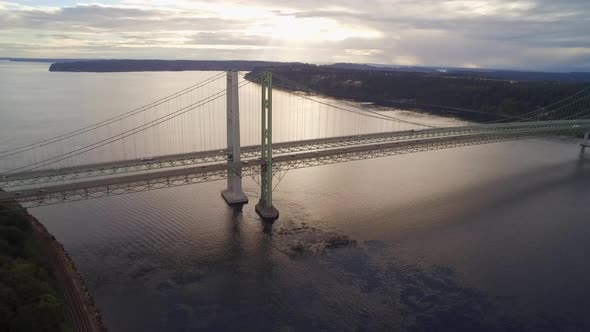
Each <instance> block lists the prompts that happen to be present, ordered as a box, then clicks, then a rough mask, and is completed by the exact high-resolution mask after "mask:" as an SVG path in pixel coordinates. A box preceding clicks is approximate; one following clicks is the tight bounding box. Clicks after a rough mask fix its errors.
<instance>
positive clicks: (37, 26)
mask: <svg viewBox="0 0 590 332" xmlns="http://www.w3.org/2000/svg"><path fill="white" fill-rule="evenodd" d="M97 1H98V2H78V1H76V0H63V1H59V0H58V1H50V0H29V1H26V0H25V1H3V0H0V56H5V57H61V58H161V59H249V60H276V61H303V62H313V63H331V62H364V63H382V64H398V65H437V66H460V67H486V68H520V69H543V70H577V71H590V0H524V1H523V0H450V1H445V0H273V1H271V0H248V1H229V0H228V1H226V0H216V1H215V0H213V1H199V0H194V1H193V0H181V1H174V0H121V1H118V0H102V1H101V0H97Z"/></svg>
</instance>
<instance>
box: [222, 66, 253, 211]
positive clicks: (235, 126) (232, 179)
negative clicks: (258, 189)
mask: <svg viewBox="0 0 590 332" xmlns="http://www.w3.org/2000/svg"><path fill="white" fill-rule="evenodd" d="M226 95H227V152H228V158H227V164H228V166H229V167H228V170H227V189H226V190H224V191H223V192H222V193H221V195H222V196H223V198H224V199H225V201H226V202H227V203H228V204H230V205H236V204H238V205H241V204H246V203H248V197H247V196H246V195H245V194H244V192H243V191H242V162H241V160H240V159H241V149H240V148H241V146H240V101H239V94H238V72H237V71H228V72H227V91H226Z"/></svg>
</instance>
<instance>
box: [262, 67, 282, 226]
mask: <svg viewBox="0 0 590 332" xmlns="http://www.w3.org/2000/svg"><path fill="white" fill-rule="evenodd" d="M261 86H262V126H261V127H262V132H261V135H262V151H261V152H262V157H261V159H262V164H261V165H260V190H261V193H260V201H258V204H256V213H258V215H259V216H260V217H261V218H262V219H264V220H276V219H277V218H278V217H279V210H277V209H276V208H275V207H274V205H272V189H273V188H272V74H271V73H270V72H268V73H266V74H265V75H264V76H263V77H262V79H261Z"/></svg>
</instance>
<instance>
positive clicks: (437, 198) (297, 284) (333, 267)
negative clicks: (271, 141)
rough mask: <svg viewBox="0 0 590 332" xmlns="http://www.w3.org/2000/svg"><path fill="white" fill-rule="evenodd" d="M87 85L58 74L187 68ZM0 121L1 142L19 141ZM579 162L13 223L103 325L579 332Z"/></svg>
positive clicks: (589, 244) (109, 206) (344, 167)
mask: <svg viewBox="0 0 590 332" xmlns="http://www.w3.org/2000/svg"><path fill="white" fill-rule="evenodd" d="M5 66H9V65H5ZM10 66H12V65H10ZM14 66H29V67H23V68H21V67H18V68H17V69H18V70H20V71H26V72H27V74H26V75H22V76H21V75H15V76H13V77H10V80H13V81H18V80H19V77H21V78H22V77H29V78H35V80H36V82H37V83H36V84H39V86H40V87H39V89H38V91H44V90H43V89H41V86H47V87H48V88H47V89H48V92H47V93H53V92H52V91H51V85H52V84H50V83H51V82H55V80H56V79H58V80H59V82H61V83H60V84H69V83H68V80H69V79H71V77H70V78H68V77H67V76H61V75H68V74H63V73H61V74H58V73H46V72H45V71H44V70H43V67H41V65H39V64H18V65H14ZM17 69H14V68H12V69H11V70H12V72H13V73H14V72H15V71H17ZM6 70H7V69H6ZM8 72H11V71H9V70H8V71H6V73H8ZM54 74H55V75H60V76H52V75H54ZM96 75H97V74H90V73H83V74H76V76H74V77H75V78H76V80H85V81H87V82H88V83H87V84H98V83H97V81H96V80H97V78H96V77H98V78H99V79H100V80H105V81H108V80H110V79H115V78H117V77H121V79H126V80H130V81H133V82H136V83H137V82H145V84H149V83H150V82H151V83H153V84H155V83H154V82H157V81H162V80H167V79H168V80H179V79H185V78H188V77H189V76H187V75H191V74H190V73H141V74H140V75H139V74H138V75H135V73H123V74H116V75H120V76H115V78H112V77H111V76H96ZM101 75H102V74H101ZM56 77H58V78H56ZM0 80H2V81H6V80H8V78H7V76H6V75H2V78H0ZM29 84H32V83H30V82H29ZM168 84H170V85H173V84H172V83H171V82H169V83H168ZM22 85H24V83H21V84H20V85H19V84H16V85H15V86H22ZM54 85H55V83H54ZM3 86H4V87H6V86H7V85H3ZM70 88H72V89H74V87H70ZM172 88H175V87H170V89H172ZM3 93H5V94H8V92H7V90H6V88H4V92H3ZM102 93H106V92H104V91H103V92H101V94H102ZM12 94H13V95H14V94H18V90H15V91H13V92H12ZM52 98H53V97H52ZM71 98H85V99H84V101H85V102H86V103H88V100H89V98H93V97H92V95H84V96H82V95H79V96H76V95H74V96H71V97H70V99H71ZM147 99H148V100H149V98H147ZM2 100H3V101H4V100H7V101H11V103H12V104H10V103H4V102H3V104H2V106H0V107H1V108H2V109H1V111H2V114H6V112H10V111H11V110H14V109H18V110H20V113H19V112H14V113H10V118H11V119H18V117H19V116H24V115H22V114H23V111H22V110H26V109H27V107H30V108H32V109H33V108H34V109H42V105H40V104H36V99H34V98H28V99H25V98H18V97H17V96H12V97H11V98H10V99H5V98H3V99H2ZM40 100H43V98H42V97H40ZM136 101H137V103H140V102H141V101H144V99H141V98H139V99H136ZM54 102H55V103H59V99H57V98H56V100H55V101H54ZM76 102H78V103H81V102H82V100H78V101H72V100H69V101H68V102H67V104H75V103H76ZM96 102H97V103H98V102H99V99H96ZM27 103H28V104H27ZM11 105H13V106H14V107H11ZM27 105H28V106H27ZM63 107H64V108H65V107H66V106H65V105H64V106H63ZM52 108H53V112H58V110H59V108H60V107H59V106H56V105H53V106H52ZM88 111H89V112H90V110H88ZM19 114H20V115H19ZM80 116H81V115H80ZM93 116H96V115H93ZM416 116H417V117H427V115H424V114H420V115H416ZM25 119H26V121H38V120H36V119H37V118H36V117H35V116H34V114H29V116H28V117H25V118H23V119H21V121H25ZM437 121H438V120H437ZM3 123H4V124H0V129H1V131H0V132H1V133H2V134H1V135H2V137H3V138H4V137H11V132H13V131H17V130H19V128H17V127H16V126H15V125H14V123H18V121H16V120H15V121H14V122H10V123H11V125H10V126H9V125H7V122H3ZM35 126H38V123H37V124H36V125H35V123H31V122H29V123H27V124H26V126H25V127H35ZM55 126H56V128H57V127H59V124H55ZM589 158H590V155H589V156H586V157H585V158H581V157H580V156H579V146H578V142H577V141H576V140H570V139H561V138H550V139H536V140H526V141H516V142H505V143H496V144H490V145H482V146H474V147H465V148H458V149H453V150H441V151H432V152H425V153H419V154H410V155H402V156H395V157H390V158H381V159H374V160H365V161H358V162H350V163H344V164H338V165H331V166H322V167H316V168H310V169H302V170H296V171H290V172H289V173H287V175H286V177H285V178H284V179H283V181H282V182H281V183H280V184H279V186H278V187H277V189H276V191H275V193H274V199H275V206H276V207H277V208H278V209H279V211H280V213H281V216H280V218H279V220H277V221H276V222H275V223H274V224H273V225H268V224H264V223H262V222H261V221H260V220H259V218H258V216H257V215H256V213H255V212H254V204H255V203H256V202H257V200H258V194H259V190H258V188H257V185H256V183H255V182H254V181H253V180H251V179H246V180H245V181H244V187H245V192H246V194H247V195H248V197H249V198H250V204H248V205H245V206H244V207H243V209H242V211H241V212H236V211H234V210H232V209H231V208H230V207H228V206H227V205H226V204H225V202H224V201H223V199H222V198H221V195H220V191H221V190H222V189H223V187H224V183H223V182H213V183H206V184H199V185H192V186H185V187H178V188H172V189H162V190H155V191H151V192H143V193H137V194H133V195H123V196H117V197H110V198H103V199H96V200H90V201H84V202H77V203H68V204H64V205H59V206H51V207H43V208H36V209H32V210H31V213H32V214H33V215H35V216H36V217H37V218H38V219H39V220H40V221H41V222H43V223H44V225H45V226H46V227H47V228H48V230H49V231H50V232H51V233H52V234H53V235H55V236H56V238H57V239H58V240H59V241H60V242H62V243H63V244H64V246H65V248H66V249H67V250H68V252H69V253H70V255H71V256H72V258H73V259H74V261H75V262H76V264H77V266H78V268H79V269H80V271H81V273H82V275H83V276H84V278H85V280H86V284H87V286H88V288H89V289H90V291H91V292H92V293H93V295H94V297H95V300H96V302H97V304H98V306H99V308H100V309H101V310H102V312H103V316H104V321H105V323H106V325H107V327H108V328H109V330H111V331H194V330H204V331H220V330H257V331H314V330H315V331H359V330H360V331H362V330H366V331H370V330H387V331H390V330H400V331H401V330H403V331H412V330H416V331H511V330H513V331H521V330H531V331H534V330H541V329H544V330H560V329H561V330H568V331H570V330H571V331H584V330H587V329H588V328H589V326H590V320H589V319H588V316H589V315H588V313H589V312H590V301H588V300H587V298H588V296H589V295H590V281H589V279H588V278H587V276H588V275H590V263H588V261H587V259H586V257H585V256H586V253H587V252H588V251H589V250H590V241H587V239H588V236H589V235H590V224H589V223H588V222H587V220H588V216H589V215H590V204H588V188H590V169H589V168H590V159H589ZM334 239H340V240H342V239H347V241H336V240H334Z"/></svg>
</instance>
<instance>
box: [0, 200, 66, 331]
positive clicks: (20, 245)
mask: <svg viewBox="0 0 590 332" xmlns="http://www.w3.org/2000/svg"><path fill="white" fill-rule="evenodd" d="M11 208H13V207H11V206H7V205H2V204H0V331H6V332H25V331H27V332H30V331H46V332H53V331H55V332H58V331H64V330H68V331H69V330H71V325H70V323H68V322H67V321H66V317H67V316H66V307H65V304H64V300H63V296H62V294H63V293H62V292H61V291H60V285H59V284H58V282H57V280H56V279H55V277H54V275H53V271H52V267H51V264H50V263H49V260H48V258H47V257H46V256H45V253H44V251H43V249H42V248H41V244H40V242H39V241H37V239H36V238H35V236H34V235H33V230H32V226H31V224H30V222H29V220H28V219H27V216H26V215H25V214H24V213H22V212H18V211H14V210H11Z"/></svg>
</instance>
